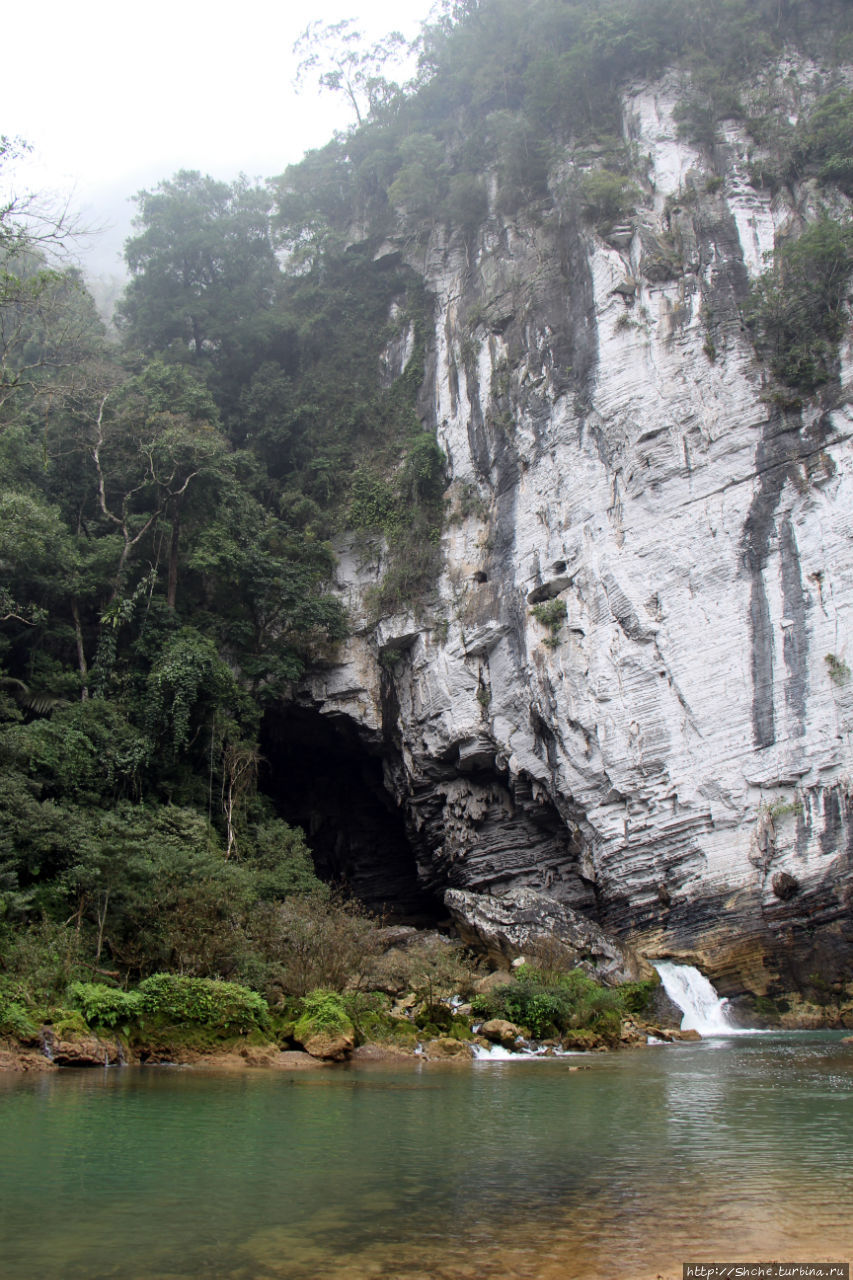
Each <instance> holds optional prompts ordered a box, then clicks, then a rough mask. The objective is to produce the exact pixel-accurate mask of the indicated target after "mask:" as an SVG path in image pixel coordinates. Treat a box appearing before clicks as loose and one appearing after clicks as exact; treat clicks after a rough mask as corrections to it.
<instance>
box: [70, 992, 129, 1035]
mask: <svg viewBox="0 0 853 1280" xmlns="http://www.w3.org/2000/svg"><path fill="white" fill-rule="evenodd" d="M68 994H69V997H70V999H71V1003H72V1004H73V1005H74V1007H75V1008H77V1009H79V1010H80V1011H81V1013H82V1014H83V1017H84V1018H85V1019H86V1021H87V1022H88V1023H89V1025H90V1026H92V1027H116V1026H123V1025H126V1024H127V1023H128V1022H133V1021H135V1019H136V1018H137V1016H138V1014H139V1012H140V1009H141V1005H142V1000H141V997H140V994H139V992H138V991H119V990H118V989H117V988H116V987H108V986H106V985H105V984H104V983H102V982H72V984H71V986H70V987H69V988H68Z"/></svg>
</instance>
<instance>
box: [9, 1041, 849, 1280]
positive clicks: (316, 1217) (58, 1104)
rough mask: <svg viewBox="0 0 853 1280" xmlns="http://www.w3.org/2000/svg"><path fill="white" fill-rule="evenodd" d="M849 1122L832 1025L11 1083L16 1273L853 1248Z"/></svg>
mask: <svg viewBox="0 0 853 1280" xmlns="http://www.w3.org/2000/svg"><path fill="white" fill-rule="evenodd" d="M570 1066H572V1067H578V1066H580V1067H581V1068H582V1069H581V1070H575V1071H570V1070H569V1067H570ZM851 1139H853V1049H851V1048H850V1047H849V1046H843V1045H841V1044H840V1038H839V1037H838V1036H830V1035H825V1036H806V1035H789V1036H786V1037H778V1038H776V1039H771V1038H769V1037H764V1036H761V1037H740V1038H737V1039H731V1040H726V1041H722V1040H715V1041H704V1042H702V1043H701V1044H695V1045H693V1044H685V1045H674V1046H666V1047H661V1048H655V1047H653V1048H649V1049H646V1050H638V1051H634V1052H629V1053H622V1054H613V1055H606V1056H605V1055H601V1056H599V1055H596V1056H592V1057H586V1058H583V1057H575V1058H572V1059H562V1060H558V1061H553V1062H545V1061H533V1062H525V1063H499V1062H484V1063H472V1064H471V1065H470V1066H465V1067H462V1068H453V1069H450V1068H442V1067H438V1066H432V1065H422V1066H418V1065H412V1066H411V1067H409V1066H407V1067H406V1068H404V1069H397V1068H395V1069H393V1070H391V1069H380V1068H349V1067H344V1068H339V1069H338V1068H335V1069H330V1070H328V1071H322V1072H310V1073H302V1074H299V1073H292V1074H281V1073H272V1072H249V1071H247V1072H245V1073H242V1074H229V1075H208V1074H200V1073H197V1074H193V1073H190V1072H187V1071H180V1070H169V1069H163V1068H154V1069H141V1070H136V1069H128V1070H112V1071H107V1072H75V1073H70V1072H69V1073H66V1074H61V1075H50V1076H41V1077H31V1078H26V1077H25V1078H21V1077H11V1076H7V1077H4V1078H0V1276H2V1280H33V1278H34V1277H42V1276H44V1277H51V1278H52V1280H53V1278H57V1280H84V1278H85V1280H104V1278H106V1277H120V1278H121V1280H143V1278H145V1280H153V1278H154V1277H157V1280H178V1278H179V1277H180V1278H181V1280H186V1277H204V1278H205V1280H208V1278H210V1280H215V1278H218V1277H229V1280H283V1278H286V1280H319V1278H320V1277H327V1276H328V1277H334V1278H335V1280H368V1277H379V1278H383V1277H384V1278H388V1280H390V1278H392V1277H393V1278H395V1280H481V1278H483V1277H495V1278H497V1277H501V1280H505V1278H506V1277H522V1278H525V1280H528V1278H529V1280H558V1278H559V1280H570V1278H571V1277H596V1278H597V1280H608V1278H609V1277H623V1276H624V1277H632V1278H636V1277H643V1276H645V1275H647V1274H648V1275H649V1276H652V1277H653V1276H657V1275H663V1276H669V1275H670V1274H672V1275H676V1274H677V1275H678V1276H680V1274H681V1262H682V1261H683V1260H688V1259H697V1258H699V1259H710V1258H714V1257H716V1258H717V1259H723V1260H731V1259H732V1258H733V1257H734V1258H738V1257H740V1258H769V1257H776V1258H784V1259H786V1260H792V1259H795V1258H804V1259H809V1258H815V1257H817V1256H821V1257H822V1258H824V1259H829V1258H831V1259H833V1260H848V1259H849V1257H850V1255H851V1237H853V1229H851V1227H850V1226H849V1225H848V1224H849V1221H850V1219H851V1217H853V1162H851V1159H850V1152H851Z"/></svg>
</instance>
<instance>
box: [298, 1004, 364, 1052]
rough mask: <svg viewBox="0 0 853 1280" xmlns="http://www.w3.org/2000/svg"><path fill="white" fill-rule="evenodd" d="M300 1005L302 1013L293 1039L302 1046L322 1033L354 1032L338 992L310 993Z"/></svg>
mask: <svg viewBox="0 0 853 1280" xmlns="http://www.w3.org/2000/svg"><path fill="white" fill-rule="evenodd" d="M300 1003H301V1008H302V1013H301V1015H300V1017H299V1018H298V1019H297V1022H296V1025H295V1026H294V1028H293V1037H294V1039H295V1040H298V1041H299V1043H300V1044H304V1043H305V1041H306V1040H309V1039H310V1038H311V1036H314V1035H317V1034H318V1033H319V1032H321V1031H325V1032H328V1033H330V1034H336V1033H338V1032H343V1033H346V1032H348V1031H353V1030H354V1028H353V1024H352V1022H351V1020H350V1018H349V1015H348V1014H347V1011H346V1007H345V1006H344V1002H343V999H342V997H341V996H340V994H339V993H338V992H337V991H309V992H308V994H307V995H305V996H303V997H302V1000H301V1002H300Z"/></svg>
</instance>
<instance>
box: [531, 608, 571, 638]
mask: <svg viewBox="0 0 853 1280" xmlns="http://www.w3.org/2000/svg"><path fill="white" fill-rule="evenodd" d="M530 612H531V614H532V616H533V617H534V618H535V619H536V621H537V622H538V623H539V625H540V626H542V627H547V628H548V632H549V634H548V635H547V636H546V637H545V640H544V644H546V645H547V646H548V648H549V649H556V647H557V645H558V644H559V643H560V632H561V631H562V629H563V623H564V622H565V620H566V612H567V610H566V602H565V600H560V599H559V598H555V599H553V600H544V601H543V602H542V603H541V604H535V605H534V606H533V608H532V609H531V610H530Z"/></svg>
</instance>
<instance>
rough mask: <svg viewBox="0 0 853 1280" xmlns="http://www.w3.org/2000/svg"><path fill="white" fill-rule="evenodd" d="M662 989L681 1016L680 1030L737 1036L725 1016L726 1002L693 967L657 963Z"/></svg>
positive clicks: (727, 1017)
mask: <svg viewBox="0 0 853 1280" xmlns="http://www.w3.org/2000/svg"><path fill="white" fill-rule="evenodd" d="M655 968H656V969H657V971H658V973H659V974H660V980H661V982H662V983H663V988H664V991H665V992H666V994H667V995H668V996H669V998H670V1000H671V1001H672V1002H673V1004H676V1005H678V1007H679V1009H680V1010H681V1012H682V1013H683V1014H684V1017H683V1018H682V1019H681V1030H682V1031H698V1032H699V1034H700V1036H730V1035H737V1034H738V1032H739V1031H740V1027H736V1026H735V1025H734V1023H733V1022H732V1020H731V1018H730V1017H729V1014H728V1003H729V1002H728V1000H723V999H721V998H720V997H719V996H718V995H717V993H716V991H715V990H714V988H713V987H712V986H711V983H710V982H709V981H708V979H707V978H706V977H704V976H703V975H702V974H701V973H700V972H699V970H698V969H694V968H693V965H692V964H672V963H671V962H670V961H669V960H660V961H658V963H657V964H656V965H655Z"/></svg>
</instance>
